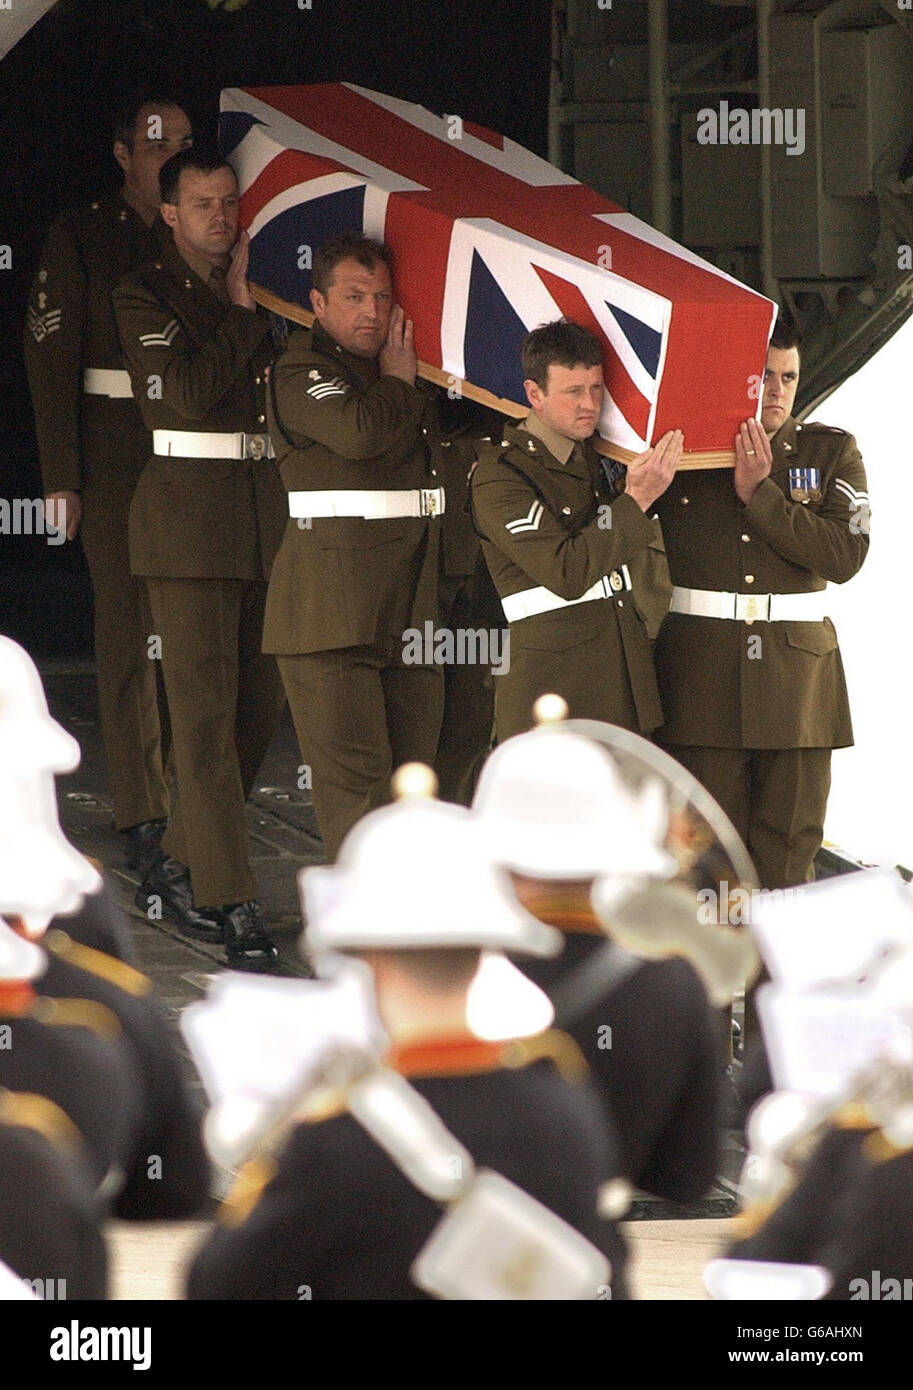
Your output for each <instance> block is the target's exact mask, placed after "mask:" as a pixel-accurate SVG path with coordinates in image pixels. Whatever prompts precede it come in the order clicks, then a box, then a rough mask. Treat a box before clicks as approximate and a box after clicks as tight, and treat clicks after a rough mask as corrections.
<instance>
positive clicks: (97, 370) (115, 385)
mask: <svg viewBox="0 0 913 1390" xmlns="http://www.w3.org/2000/svg"><path fill="white" fill-rule="evenodd" d="M82 389H83V391H85V393H86V395H87V396H110V397H111V398H112V400H123V399H130V400H132V399H133V387H132V386H131V385H130V373H129V372H124V371H120V372H117V371H114V370H113V368H109V367H86V369H85V371H84V372H83V374H82Z"/></svg>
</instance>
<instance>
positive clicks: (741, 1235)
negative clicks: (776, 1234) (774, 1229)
mask: <svg viewBox="0 0 913 1390" xmlns="http://www.w3.org/2000/svg"><path fill="white" fill-rule="evenodd" d="M794 1189H795V1180H793V1181H792V1182H790V1183H787V1184H786V1186H785V1188H784V1189H783V1190H782V1191H781V1192H778V1193H777V1195H776V1197H769V1198H768V1199H767V1201H765V1202H752V1203H751V1204H750V1205H749V1206H747V1207H743V1209H742V1210H741V1211H740V1212H739V1213H738V1214H737V1215H736V1216H734V1217H733V1219H732V1239H733V1240H750V1239H751V1237H752V1236H756V1235H757V1234H758V1231H760V1230H762V1229H763V1227H764V1226H765V1225H766V1224H767V1222H768V1221H769V1220H770V1218H771V1217H772V1216H773V1214H774V1212H775V1211H776V1210H777V1208H778V1207H780V1206H782V1205H783V1203H784V1202H785V1201H786V1198H787V1197H788V1196H789V1195H790V1193H791V1192H792V1191H793V1190H794Z"/></svg>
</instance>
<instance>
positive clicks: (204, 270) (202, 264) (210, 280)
mask: <svg viewBox="0 0 913 1390" xmlns="http://www.w3.org/2000/svg"><path fill="white" fill-rule="evenodd" d="M174 249H175V250H176V251H177V247H175V248H174ZM178 255H179V256H180V258H181V260H182V261H183V262H184V264H185V265H189V266H190V269H191V270H192V271H193V273H194V275H196V276H197V278H198V279H200V280H202V281H203V284H204V285H206V286H207V287H208V288H209V289H211V290H212V292H213V294H217V295H218V296H219V298H220V299H227V298H228V290H227V289H226V288H225V271H224V270H223V269H222V268H221V266H214V265H212V263H211V262H210V261H207V260H204V259H203V257H202V256H195V255H194V254H193V252H192V251H188V252H187V253H186V254H185V253H184V252H183V251H179V252H178Z"/></svg>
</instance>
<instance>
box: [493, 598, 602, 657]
mask: <svg viewBox="0 0 913 1390" xmlns="http://www.w3.org/2000/svg"><path fill="white" fill-rule="evenodd" d="M606 602H608V600H606V599H595V600H593V601H592V602H590V603H582V604H580V606H579V607H574V608H557V609H554V610H553V611H552V612H551V613H537V614H536V615H535V616H534V617H532V618H522V619H521V620H520V621H519V622H515V623H511V625H510V643H511V646H512V647H516V648H517V649H519V650H525V651H533V652H563V651H566V650H567V649H568V648H569V647H578V646H580V644H581V643H582V642H589V641H592V639H593V637H595V636H596V635H597V633H598V632H599V627H600V624H599V618H598V615H597V614H595V613H594V612H593V611H592V610H593V609H595V608H598V607H599V606H600V604H602V603H606ZM583 609H589V610H591V611H590V612H582V611H581V610H583Z"/></svg>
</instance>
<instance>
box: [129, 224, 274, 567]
mask: <svg viewBox="0 0 913 1390" xmlns="http://www.w3.org/2000/svg"><path fill="white" fill-rule="evenodd" d="M114 307H115V311H116V314H117V323H118V328H119V331H120V337H121V343H122V346H123V351H124V356H125V358H126V360H127V365H128V367H129V370H130V377H131V380H132V382H133V390H134V394H135V396H136V399H137V401H138V402H139V405H140V409H141V410H142V413H143V419H144V420H145V423H146V426H147V428H148V429H150V430H182V431H183V430H192V431H198V432H200V431H202V432H206V433H223V432H224V433H235V432H238V431H244V432H245V433H248V434H253V435H261V436H264V437H265V434H266V414H265V410H266V404H265V399H266V367H267V365H268V364H269V361H270V359H271V357H272V353H273V348H272V340H271V338H270V336H269V321H268V319H267V318H266V316H265V315H264V314H262V313H257V312H253V311H252V310H250V309H244V308H241V307H240V306H239V305H235V304H230V303H229V302H228V301H227V299H223V298H222V297H221V296H220V295H219V294H217V293H215V292H214V291H213V289H212V288H211V287H210V285H209V284H207V283H206V282H205V281H203V280H202V279H201V278H200V276H199V275H198V274H197V273H196V271H195V270H193V269H192V268H191V266H190V265H188V264H187V262H186V261H185V260H184V259H183V258H182V257H181V256H180V255H179V254H178V252H177V250H176V249H175V247H174V245H173V243H171V244H170V245H165V246H164V247H163V248H162V251H161V254H160V256H159V258H158V259H157V260H156V261H153V262H151V263H149V264H148V265H146V266H144V267H143V268H142V269H141V270H140V271H138V272H137V273H136V274H135V275H131V276H128V277H127V279H125V280H124V281H123V282H122V283H121V284H120V285H119V286H118V288H117V289H116V290H115V292H114ZM284 515H285V505H284V497H283V493H282V484H281V482H280V479H279V475H278V473H277V470H276V466H275V463H274V462H273V461H272V460H271V459H269V458H266V457H263V458H260V459H254V458H247V459H218V458H204V459H200V458H182V457H181V456H180V455H172V456H171V457H161V456H159V455H153V456H152V457H151V458H150V459H149V461H148V463H147V465H146V467H145V469H144V470H143V473H142V476H141V478H140V480H139V483H138V484H137V488H136V493H135V495H134V498H133V505H132V507H131V508H130V559H131V563H132V565H133V571H134V573H135V574H142V575H146V576H149V577H155V578H161V579H265V578H267V577H268V576H269V571H270V566H271V563H272V560H273V556H274V555H275V553H276V549H277V548H278V545H279V540H280V538H281V534H282V527H283V524H284Z"/></svg>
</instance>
